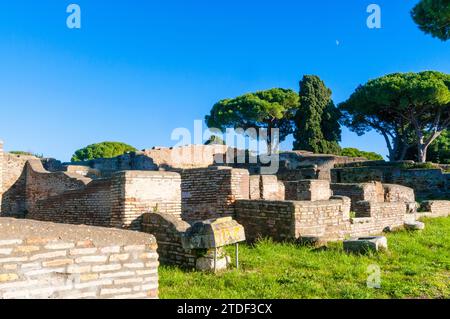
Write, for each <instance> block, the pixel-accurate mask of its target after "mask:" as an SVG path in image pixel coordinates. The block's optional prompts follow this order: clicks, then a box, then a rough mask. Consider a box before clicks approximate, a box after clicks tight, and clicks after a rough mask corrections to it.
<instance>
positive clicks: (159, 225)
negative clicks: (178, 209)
mask: <svg viewBox="0 0 450 319" xmlns="http://www.w3.org/2000/svg"><path fill="white" fill-rule="evenodd" d="M189 227H190V225H189V224H188V223H187V222H185V221H183V220H181V219H179V218H177V217H176V216H174V215H171V214H160V213H147V214H144V217H143V227H142V231H143V232H146V233H149V234H153V235H154V236H155V237H156V240H157V242H158V255H159V259H160V261H161V263H162V264H166V265H178V266H181V267H183V268H195V263H196V256H195V254H194V252H193V251H192V250H189V249H184V248H183V245H182V243H181V236H182V234H183V233H185V232H186V230H187V229H188V228H189Z"/></svg>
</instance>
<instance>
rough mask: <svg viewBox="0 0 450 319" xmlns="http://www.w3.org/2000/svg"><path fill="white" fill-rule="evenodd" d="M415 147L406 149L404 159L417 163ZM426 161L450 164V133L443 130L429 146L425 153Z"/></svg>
mask: <svg viewBox="0 0 450 319" xmlns="http://www.w3.org/2000/svg"><path fill="white" fill-rule="evenodd" d="M416 148H417V146H415V145H414V146H411V147H410V148H408V152H407V154H406V159H408V160H414V161H417V152H416ZM427 154H428V155H427V161H429V162H433V163H438V164H450V131H449V130H445V131H443V132H442V134H441V135H440V136H439V137H438V138H437V139H436V140H435V141H434V142H433V143H432V144H431V145H430V147H429V148H428V153H427Z"/></svg>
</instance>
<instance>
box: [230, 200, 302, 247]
mask: <svg viewBox="0 0 450 319" xmlns="http://www.w3.org/2000/svg"><path fill="white" fill-rule="evenodd" d="M236 221H237V222H238V223H239V224H241V225H242V226H244V229H245V237H246V238H247V240H248V241H250V242H253V241H255V240H257V239H258V238H266V237H269V238H272V239H273V240H276V241H286V240H292V239H295V202H292V201H266V200H238V201H237V202H236Z"/></svg>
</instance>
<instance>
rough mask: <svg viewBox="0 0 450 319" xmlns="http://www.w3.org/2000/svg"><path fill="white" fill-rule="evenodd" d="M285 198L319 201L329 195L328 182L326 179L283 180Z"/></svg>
mask: <svg viewBox="0 0 450 319" xmlns="http://www.w3.org/2000/svg"><path fill="white" fill-rule="evenodd" d="M284 185H285V189H286V196H285V197H286V199H287V200H299V201H306V200H308V201H319V200H328V199H330V197H331V189H330V182H329V181H327V180H300V181H295V182H284Z"/></svg>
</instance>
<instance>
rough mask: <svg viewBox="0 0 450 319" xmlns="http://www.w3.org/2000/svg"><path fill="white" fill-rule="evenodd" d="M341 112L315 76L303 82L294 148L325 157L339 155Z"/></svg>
mask: <svg viewBox="0 0 450 319" xmlns="http://www.w3.org/2000/svg"><path fill="white" fill-rule="evenodd" d="M339 119H340V112H339V110H338V109H337V108H336V107H335V105H334V103H333V100H332V99H331V90H330V89H329V88H327V87H326V86H325V83H324V82H323V81H322V80H321V79H320V78H319V77H318V76H315V75H305V76H304V77H303V79H302V80H301V81H300V107H299V109H298V111H297V114H296V116H295V125H296V129H295V132H294V139H295V140H294V149H296V150H306V151H311V152H314V153H322V154H339V153H340V150H341V148H340V146H339V142H340V140H341V128H340V125H339Z"/></svg>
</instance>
